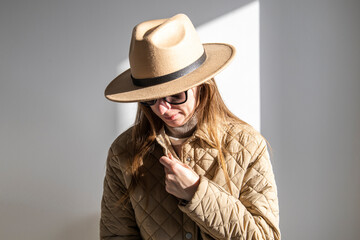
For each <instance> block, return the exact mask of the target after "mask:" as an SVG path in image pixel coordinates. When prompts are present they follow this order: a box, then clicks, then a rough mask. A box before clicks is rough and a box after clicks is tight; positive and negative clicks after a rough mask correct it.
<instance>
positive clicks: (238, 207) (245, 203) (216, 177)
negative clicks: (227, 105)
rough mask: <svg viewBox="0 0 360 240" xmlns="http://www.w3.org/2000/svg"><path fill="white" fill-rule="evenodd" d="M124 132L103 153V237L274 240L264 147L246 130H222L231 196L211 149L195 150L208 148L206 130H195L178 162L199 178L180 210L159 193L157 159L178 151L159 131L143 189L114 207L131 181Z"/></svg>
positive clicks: (274, 207)
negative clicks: (204, 142)
mask: <svg viewBox="0 0 360 240" xmlns="http://www.w3.org/2000/svg"><path fill="white" fill-rule="evenodd" d="M224 128H225V127H224ZM130 133H131V129H130V130H128V131H127V132H125V133H123V134H122V135H120V136H119V137H118V138H117V139H116V140H115V141H114V143H113V144H112V146H111V148H110V150H109V156H108V160H107V170H106V176H105V180H104V194H103V199H102V206H101V210H102V211H101V221H100V238H101V239H108V240H119V239H159V240H166V239H280V231H279V209H278V200H277V190H276V185H275V180H274V175H273V171H272V166H271V163H270V161H269V156H268V153H267V149H266V142H265V140H264V139H263V138H262V136H261V135H260V134H259V133H258V132H256V131H255V130H254V129H252V128H251V127H250V126H248V125H244V124H240V123H239V124H237V125H234V124H228V125H227V126H226V129H225V130H224V132H223V138H224V140H225V144H226V145H225V146H226V148H227V150H228V152H227V153H225V159H226V164H227V169H228V173H229V177H230V179H231V187H232V195H231V194H230V193H229V191H228V187H227V184H226V181H225V177H224V173H223V171H222V169H221V168H220V167H219V165H218V163H217V160H216V159H217V157H218V152H217V150H216V149H214V148H212V147H211V146H210V145H211V144H209V145H207V144H205V147H201V144H200V139H203V140H205V141H207V142H209V140H208V139H209V138H208V137H207V136H206V134H205V132H204V131H202V130H201V129H198V130H197V131H196V132H195V133H194V134H193V136H192V137H190V138H189V139H188V140H187V141H186V142H185V144H184V145H183V147H182V151H181V154H180V155H181V156H180V157H179V160H180V161H182V162H184V163H186V164H188V165H189V166H191V167H192V168H193V169H194V170H195V172H197V173H198V174H199V175H200V185H199V187H198V189H197V191H196V193H195V195H194V197H193V198H192V200H191V201H190V202H188V203H187V204H186V205H185V204H181V203H182V202H181V201H179V200H178V199H177V198H176V197H174V196H172V195H170V194H169V193H167V192H166V191H165V186H164V169H163V166H162V165H161V164H160V163H159V158H160V157H161V156H163V155H167V152H168V151H170V152H171V153H172V155H173V156H176V153H175V151H174V150H173V148H172V147H171V144H170V141H169V138H168V137H167V135H166V134H165V131H164V130H161V131H160V132H159V134H158V136H157V138H156V140H157V141H156V143H155V146H154V149H153V151H152V152H151V153H150V154H149V156H148V158H146V159H145V160H144V162H143V166H142V169H143V170H144V171H143V172H144V174H143V176H142V182H143V183H144V185H143V186H140V185H138V187H137V188H136V189H135V191H134V193H133V194H132V196H131V197H130V201H129V203H128V204H126V205H125V206H119V205H118V204H116V203H117V202H118V200H119V198H120V196H121V195H122V194H123V193H124V192H125V190H126V189H127V187H128V186H129V184H130V179H131V175H130V173H129V172H130V171H129V168H128V167H129V165H128V162H129V161H131V158H130V157H129V152H128V149H130V148H129V145H130V144H131V142H130ZM146 192H149V193H150V194H149V196H148V197H147V194H146Z"/></svg>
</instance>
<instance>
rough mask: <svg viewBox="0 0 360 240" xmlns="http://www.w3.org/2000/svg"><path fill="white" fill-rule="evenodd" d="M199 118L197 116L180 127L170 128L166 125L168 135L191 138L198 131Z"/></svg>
mask: <svg viewBox="0 0 360 240" xmlns="http://www.w3.org/2000/svg"><path fill="white" fill-rule="evenodd" d="M196 124H197V118H196V116H195V114H194V115H193V116H192V117H191V118H190V119H189V121H187V122H186V123H185V124H184V125H182V126H180V127H170V126H167V125H165V131H166V134H167V135H169V136H171V137H176V138H186V137H190V136H191V135H192V134H193V132H194V131H195V129H196Z"/></svg>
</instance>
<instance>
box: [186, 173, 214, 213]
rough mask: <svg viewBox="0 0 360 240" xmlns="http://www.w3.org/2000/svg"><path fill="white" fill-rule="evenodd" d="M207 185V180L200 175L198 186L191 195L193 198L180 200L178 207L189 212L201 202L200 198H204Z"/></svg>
mask: <svg viewBox="0 0 360 240" xmlns="http://www.w3.org/2000/svg"><path fill="white" fill-rule="evenodd" d="M208 185H209V180H208V179H207V178H206V177H204V176H201V175H200V181H199V186H198V188H197V190H196V192H195V194H194V196H193V198H192V199H191V200H190V201H189V202H188V201H185V200H184V201H180V204H179V208H180V210H181V211H183V212H184V213H190V212H193V211H194V210H195V209H196V208H197V207H198V206H199V204H200V203H201V200H202V199H203V198H204V196H205V194H206V191H207V188H208Z"/></svg>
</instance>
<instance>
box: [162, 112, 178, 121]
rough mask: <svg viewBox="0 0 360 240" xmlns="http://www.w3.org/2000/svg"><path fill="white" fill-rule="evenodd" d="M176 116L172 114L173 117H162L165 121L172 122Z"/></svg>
mask: <svg viewBox="0 0 360 240" xmlns="http://www.w3.org/2000/svg"><path fill="white" fill-rule="evenodd" d="M176 116H177V113H176V114H174V115H171V116H164V118H165V119H166V120H170V121H172V120H174V119H175V118H176Z"/></svg>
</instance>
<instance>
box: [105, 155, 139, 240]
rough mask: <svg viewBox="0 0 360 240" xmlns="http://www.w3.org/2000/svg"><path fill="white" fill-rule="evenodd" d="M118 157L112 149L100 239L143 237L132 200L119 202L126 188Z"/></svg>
mask: <svg viewBox="0 0 360 240" xmlns="http://www.w3.org/2000/svg"><path fill="white" fill-rule="evenodd" d="M118 159H119V158H118V157H117V156H114V154H113V152H112V150H111V149H110V150H109V154H108V158H107V164H106V175H105V179H104V192H103V197H102V202H101V219H100V239H101V240H120V239H130V240H131V239H141V237H140V233H139V229H138V227H137V224H136V221H135V216H134V210H133V208H132V206H131V203H130V201H127V203H126V204H121V205H120V204H119V199H120V198H121V196H122V195H123V194H124V193H125V191H126V188H125V182H124V176H123V174H122V172H121V169H120V165H119V162H118Z"/></svg>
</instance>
